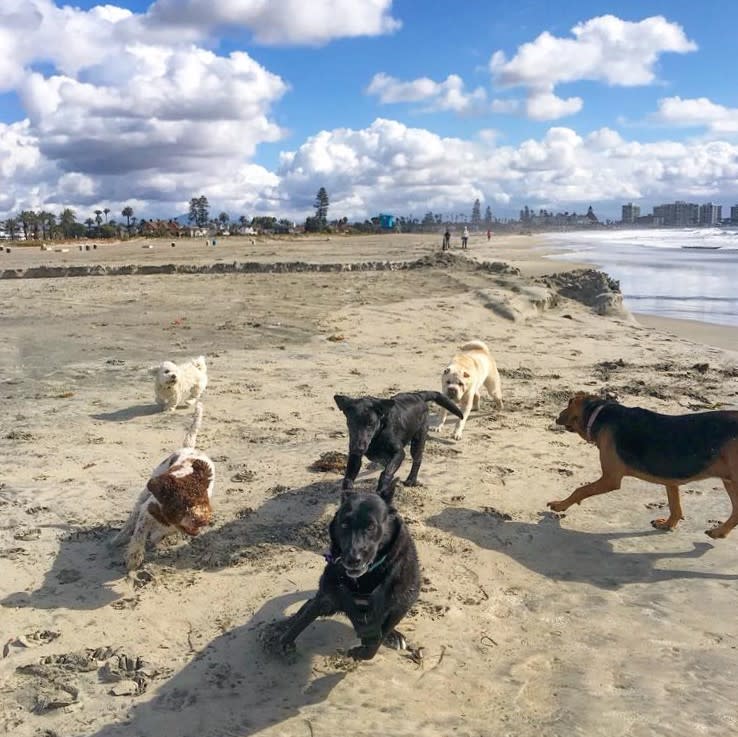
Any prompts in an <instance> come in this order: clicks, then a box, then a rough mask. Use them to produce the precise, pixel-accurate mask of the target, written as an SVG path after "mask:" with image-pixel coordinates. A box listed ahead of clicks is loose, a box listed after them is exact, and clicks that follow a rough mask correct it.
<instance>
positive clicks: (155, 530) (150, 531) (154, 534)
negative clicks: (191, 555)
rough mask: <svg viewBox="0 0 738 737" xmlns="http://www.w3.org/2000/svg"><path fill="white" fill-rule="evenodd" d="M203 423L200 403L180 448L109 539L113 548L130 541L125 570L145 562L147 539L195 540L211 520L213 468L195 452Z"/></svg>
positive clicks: (159, 468) (161, 466)
mask: <svg viewBox="0 0 738 737" xmlns="http://www.w3.org/2000/svg"><path fill="white" fill-rule="evenodd" d="M201 421H202V404H201V403H200V402H198V403H197V405H196V407H195V414H194V417H193V420H192V425H191V426H190V429H189V430H188V431H187V435H186V436H185V440H184V443H183V447H182V448H180V449H179V450H178V451H176V452H175V453H172V454H171V455H170V456H169V457H168V458H166V459H165V460H163V461H162V462H161V463H160V464H159V465H158V466H157V467H156V468H155V469H154V471H153V473H152V474H151V478H150V479H149V481H148V483H147V484H146V488H145V489H144V490H143V491H142V492H141V495H140V496H139V498H138V501H137V502H136V505H135V506H134V508H133V511H132V512H131V514H130V516H129V518H128V521H127V522H126V523H125V525H124V526H123V529H121V531H120V532H119V533H118V534H117V535H116V536H115V538H114V539H113V544H114V545H120V544H122V543H125V542H127V541H128V551H127V553H126V565H127V567H128V570H129V571H130V570H133V569H134V568H138V567H139V566H140V565H141V563H143V559H144V554H145V551H146V541H147V540H148V539H149V538H151V541H152V542H153V543H154V544H156V543H157V542H159V541H160V540H161V539H162V538H163V537H165V536H166V535H169V534H171V533H173V532H176V531H177V530H180V531H181V532H184V533H185V534H187V535H190V536H192V537H194V536H195V535H197V534H198V533H199V532H200V530H201V529H202V528H203V527H206V526H207V525H209V524H210V522H211V520H212V516H213V509H212V507H211V504H210V500H211V498H212V495H213V486H214V483H215V467H214V465H213V462H212V461H211V460H210V458H208V456H206V455H205V453H203V452H202V451H199V450H196V449H195V440H196V438H197V432H198V430H199V429H200V423H201Z"/></svg>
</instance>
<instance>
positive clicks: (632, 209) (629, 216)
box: [620, 202, 641, 223]
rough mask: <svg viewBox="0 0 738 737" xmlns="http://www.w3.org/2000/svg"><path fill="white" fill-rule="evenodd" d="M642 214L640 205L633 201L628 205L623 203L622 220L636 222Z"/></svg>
mask: <svg viewBox="0 0 738 737" xmlns="http://www.w3.org/2000/svg"><path fill="white" fill-rule="evenodd" d="M640 216H641V208H640V207H639V206H638V205H634V204H633V203H632V202H629V203H628V204H627V205H623V208H622V216H621V218H620V220H621V222H623V223H634V222H635V221H636V220H637V219H638V218H639V217H640Z"/></svg>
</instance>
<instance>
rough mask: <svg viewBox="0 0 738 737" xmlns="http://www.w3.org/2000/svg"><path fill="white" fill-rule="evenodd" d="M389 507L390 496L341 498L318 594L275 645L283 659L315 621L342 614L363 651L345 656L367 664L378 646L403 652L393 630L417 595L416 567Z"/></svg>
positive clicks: (407, 536)
mask: <svg viewBox="0 0 738 737" xmlns="http://www.w3.org/2000/svg"><path fill="white" fill-rule="evenodd" d="M391 504H392V491H390V492H389V493H388V494H387V495H386V496H385V497H380V496H377V495H376V494H364V493H358V492H344V493H343V495H342V497H341V506H340V507H339V508H338V511H337V512H336V514H335V516H334V517H333V519H332V520H331V524H330V528H329V532H330V538H331V549H330V553H329V554H327V555H326V560H327V565H326V567H325V569H324V571H323V575H322V576H321V577H320V584H319V586H318V593H317V594H316V595H315V597H313V598H312V599H310V600H309V601H307V602H306V603H305V604H303V605H302V607H301V608H300V610H299V611H298V612H297V613H295V614H293V615H292V616H291V617H290V618H289V619H288V620H287V621H286V622H285V623H284V632H283V634H282V635H281V637H280V639H279V646H280V649H281V651H282V652H283V653H288V652H290V651H291V650H293V649H294V647H295V644H294V643H295V639H296V638H297V636H298V635H299V634H300V633H301V632H302V631H303V630H304V629H305V628H306V627H307V626H308V625H310V624H311V623H312V622H314V621H315V620H316V619H317V618H318V617H329V616H331V615H333V614H336V613H338V612H343V613H344V614H346V616H348V618H349V619H350V620H351V624H352V625H353V627H354V631H355V632H356V634H357V635H358V637H359V639H360V640H361V645H360V646H358V647H354V648H352V649H351V650H349V653H348V654H349V655H350V656H351V657H352V658H355V659H356V660H370V659H371V658H373V657H374V656H375V655H376V654H377V650H379V646H380V645H381V644H382V643H384V644H385V645H387V646H388V647H394V648H395V649H398V650H400V649H404V648H405V647H406V643H405V638H404V637H403V636H402V634H401V633H400V632H398V631H397V630H396V629H395V627H396V626H397V624H398V623H399V622H400V620H401V619H402V618H403V617H404V616H405V614H407V611H408V609H410V607H411V606H412V605H413V604H414V603H415V600H416V599H417V598H418V592H419V591H420V566H419V564H418V554H417V552H416V550H415V543H413V540H412V538H411V537H410V533H409V532H408V529H407V527H406V526H405V523H404V522H403V520H402V518H401V517H400V516H399V515H398V514H397V511H396V510H395V509H394V507H392V506H391Z"/></svg>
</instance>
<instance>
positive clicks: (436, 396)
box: [416, 392, 464, 419]
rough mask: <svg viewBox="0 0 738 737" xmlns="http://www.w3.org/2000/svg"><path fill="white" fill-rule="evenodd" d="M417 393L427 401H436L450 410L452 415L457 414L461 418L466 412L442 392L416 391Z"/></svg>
mask: <svg viewBox="0 0 738 737" xmlns="http://www.w3.org/2000/svg"><path fill="white" fill-rule="evenodd" d="M416 394H417V395H418V396H419V397H420V398H421V399H422V400H423V401H425V402H435V403H436V404H439V405H440V406H441V407H443V408H444V409H446V410H448V411H449V412H450V413H451V414H452V415H456V416H457V417H458V418H459V419H461V418H462V417H463V416H464V413H463V412H462V411H461V410H460V409H459V408H458V407H457V406H456V404H454V403H453V402H452V401H451V400H450V399H449V398H448V397H447V396H446V395H445V394H441V392H416Z"/></svg>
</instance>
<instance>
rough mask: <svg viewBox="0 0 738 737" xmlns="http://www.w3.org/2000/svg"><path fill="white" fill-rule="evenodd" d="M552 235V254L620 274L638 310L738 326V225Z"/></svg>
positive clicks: (628, 301)
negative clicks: (727, 227) (736, 226)
mask: <svg viewBox="0 0 738 737" xmlns="http://www.w3.org/2000/svg"><path fill="white" fill-rule="evenodd" d="M546 240H547V241H548V246H547V248H548V249H549V250H550V248H551V246H553V249H554V253H553V254H551V256H550V258H552V259H555V260H560V261H583V262H586V263H590V264H593V265H595V266H597V268H599V269H602V270H603V271H606V272H607V273H608V274H609V275H610V276H611V277H613V278H614V279H617V280H619V281H620V289H621V291H622V292H623V297H624V299H625V304H626V306H627V307H628V309H630V310H631V311H632V312H640V313H644V314H649V315H659V316H661V317H676V318H680V319H684V320H700V321H701V322H708V323H714V324H718V325H734V326H738V228H733V229H725V228H683V229H663V230H612V231H598V232H593V233H586V232H576V233H561V234H558V233H557V234H547V235H546ZM706 247H709V248H706Z"/></svg>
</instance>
